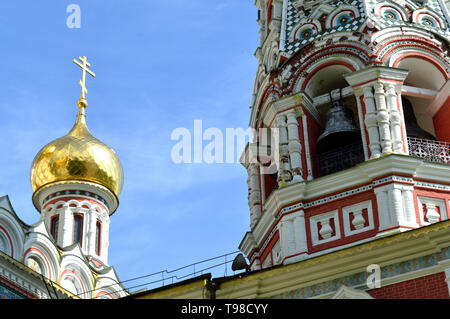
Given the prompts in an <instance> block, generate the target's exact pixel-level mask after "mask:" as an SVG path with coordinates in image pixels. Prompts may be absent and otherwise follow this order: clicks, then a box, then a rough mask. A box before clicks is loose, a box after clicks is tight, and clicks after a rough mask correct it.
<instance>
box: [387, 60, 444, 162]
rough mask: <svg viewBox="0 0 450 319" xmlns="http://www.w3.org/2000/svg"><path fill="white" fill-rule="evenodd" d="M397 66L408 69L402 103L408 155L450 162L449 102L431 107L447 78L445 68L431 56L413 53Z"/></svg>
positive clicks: (433, 160)
mask: <svg viewBox="0 0 450 319" xmlns="http://www.w3.org/2000/svg"><path fill="white" fill-rule="evenodd" d="M396 66H397V67H399V68H402V69H406V70H408V76H407V77H406V79H405V81H404V85H403V89H402V98H401V102H402V108H403V116H404V121H405V131H406V135H407V139H408V149H409V155H410V156H415V157H421V158H424V159H426V160H428V161H432V162H440V163H450V144H449V142H450V141H449V140H448V136H450V128H449V127H448V125H446V123H447V120H446V118H447V117H448V116H449V115H450V110H449V109H450V105H448V103H447V104H446V103H444V105H441V106H440V107H439V111H436V110H433V108H432V107H431V106H432V105H433V104H434V103H435V99H436V97H437V96H439V94H440V92H441V90H443V87H444V85H445V83H446V81H447V78H446V76H445V74H444V73H443V70H442V69H441V68H439V67H438V64H437V63H436V62H435V61H433V60H432V59H431V58H430V57H424V56H415V55H412V54H411V55H409V56H407V57H406V58H404V59H402V60H400V61H399V62H398V63H396Z"/></svg>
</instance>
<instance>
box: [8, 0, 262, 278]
mask: <svg viewBox="0 0 450 319" xmlns="http://www.w3.org/2000/svg"><path fill="white" fill-rule="evenodd" d="M72 3H73V4H77V5H79V6H80V8H81V28H79V29H70V28H68V27H67V25H66V19H67V17H68V16H69V13H67V12H66V8H67V6H68V5H70V4H72ZM0 10H1V12H2V14H1V15H0V26H1V28H0V30H1V31H0V39H1V43H2V52H1V59H0V70H1V71H2V75H3V76H2V77H1V80H0V81H1V82H0V83H1V86H0V87H1V89H0V110H1V116H0V134H1V135H0V136H1V138H0V149H1V150H2V155H1V156H0V195H6V194H7V195H9V197H10V199H11V202H12V205H13V207H14V208H15V210H16V212H17V214H18V215H19V216H20V218H21V219H22V220H23V221H24V222H26V223H28V224H32V223H35V222H36V221H38V220H39V213H38V212H37V211H36V210H35V208H34V207H33V205H32V203H31V196H32V189H31V185H30V181H29V171H30V166H31V163H32V160H33V158H34V156H35V155H36V154H37V152H38V151H39V150H40V149H41V148H42V147H43V146H44V145H45V144H47V143H48V142H50V141H52V140H54V139H56V138H58V137H60V136H63V135H65V134H66V133H67V132H68V131H69V130H70V128H71V127H72V125H73V123H74V121H75V116H76V112H77V108H76V101H77V99H78V97H79V94H80V86H79V84H78V80H79V78H80V76H81V72H80V69H79V68H78V67H76V66H75V65H74V64H73V62H72V60H73V58H77V57H78V56H83V55H85V56H87V57H88V60H89V61H90V62H91V64H92V67H91V68H92V70H93V71H94V72H95V73H96V75H97V77H96V78H95V79H92V78H90V77H89V78H88V79H87V87H88V94H87V100H88V103H89V106H88V108H87V124H88V127H89V129H90V131H91V133H92V134H93V135H94V136H95V137H97V138H98V139H100V140H101V141H103V142H104V143H106V144H107V145H109V146H110V147H112V148H113V149H114V150H115V151H116V153H117V154H118V156H119V158H120V159H121V162H122V164H123V168H124V174H125V183H124V187H123V191H122V194H121V195H120V207H119V209H118V210H117V212H116V213H115V214H114V215H113V216H112V217H111V226H110V248H109V263H110V264H111V265H112V266H114V267H115V268H116V271H117V273H118V275H119V277H120V279H121V280H127V279H130V278H134V277H137V276H142V275H145V274H148V273H152V272H156V271H159V270H163V269H174V268H177V267H181V266H184V265H187V264H190V263H193V262H196V261H200V260H203V259H206V258H210V257H214V256H217V255H222V254H226V253H229V252H233V251H235V250H237V249H238V246H239V243H240V242H241V240H242V238H243V236H244V234H245V232H246V231H248V230H249V212H248V206H247V184H246V179H247V173H246V171H245V169H244V168H243V167H242V166H241V165H240V164H237V163H235V164H174V163H173V162H172V160H171V149H172V147H173V146H174V145H175V144H176V142H175V141H172V140H171V139H170V136H171V133H172V131H173V130H174V129H175V128H178V127H185V128H188V129H190V130H193V125H194V120H202V122H203V127H204V129H206V128H208V127H216V128H219V129H221V130H223V131H224V132H225V129H226V128H243V129H247V127H248V120H249V116H250V110H249V104H250V100H251V93H252V88H253V83H254V76H255V71H256V63H257V61H256V58H255V57H254V56H253V53H254V51H255V49H256V48H257V46H258V41H259V40H258V38H259V35H258V25H257V22H256V16H257V11H256V7H254V4H253V1H245V0H194V1H192V0H127V1H112V0H90V1H87V0H84V1H82V0H77V1H75V0H72V1H63V0H59V1H54V0H41V1H34V0H20V1H2V2H0Z"/></svg>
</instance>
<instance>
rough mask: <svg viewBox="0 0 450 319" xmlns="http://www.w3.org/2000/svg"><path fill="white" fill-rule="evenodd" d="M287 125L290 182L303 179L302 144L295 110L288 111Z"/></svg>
mask: <svg viewBox="0 0 450 319" xmlns="http://www.w3.org/2000/svg"><path fill="white" fill-rule="evenodd" d="M287 127H288V141H289V142H288V150H289V157H290V159H291V167H292V169H291V172H292V182H301V181H303V176H302V175H303V169H302V157H301V152H302V145H301V144H300V137H299V135H298V122H297V116H296V114H295V111H293V110H292V111H290V112H289V113H288V114H287Z"/></svg>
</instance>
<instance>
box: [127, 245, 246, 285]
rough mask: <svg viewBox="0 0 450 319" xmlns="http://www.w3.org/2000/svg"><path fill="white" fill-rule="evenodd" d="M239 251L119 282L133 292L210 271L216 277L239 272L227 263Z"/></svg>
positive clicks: (231, 260)
mask: <svg viewBox="0 0 450 319" xmlns="http://www.w3.org/2000/svg"><path fill="white" fill-rule="evenodd" d="M239 253H241V252H240V251H235V252H232V253H229V254H225V255H221V256H217V257H214V258H209V259H205V260H202V261H199V262H196V263H193V264H190V265H187V266H184V267H180V268H177V269H174V270H162V271H158V272H155V273H152V274H148V275H145V276H140V277H136V278H132V279H128V280H125V281H122V282H121V283H122V285H123V286H124V287H125V288H126V290H128V292H130V293H133V292H136V291H137V290H138V291H141V290H151V289H156V288H159V287H163V286H165V285H170V284H174V283H177V282H180V281H183V280H186V279H190V278H194V277H197V276H200V275H203V274H206V273H211V275H213V276H217V277H219V276H220V277H222V276H223V277H226V276H228V275H233V274H236V273H240V272H241V271H236V272H235V271H233V270H231V265H229V264H230V263H232V262H233V260H234V258H235V257H236V256H237V255H238V254H239ZM243 271H244V270H243Z"/></svg>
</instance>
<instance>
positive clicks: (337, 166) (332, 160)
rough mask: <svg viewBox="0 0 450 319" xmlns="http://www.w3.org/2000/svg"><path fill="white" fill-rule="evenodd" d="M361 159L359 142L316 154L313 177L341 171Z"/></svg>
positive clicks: (362, 153) (362, 152)
mask: <svg viewBox="0 0 450 319" xmlns="http://www.w3.org/2000/svg"><path fill="white" fill-rule="evenodd" d="M363 161H364V150H363V146H362V144H361V143H360V142H359V143H353V144H349V145H346V146H344V147H341V148H338V149H335V150H332V151H329V152H325V153H322V154H317V155H316V160H315V177H321V176H325V175H328V174H332V173H336V172H339V171H343V170H345V169H348V168H351V167H353V166H355V165H356V164H358V163H361V162H363Z"/></svg>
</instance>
